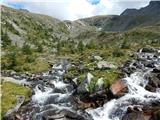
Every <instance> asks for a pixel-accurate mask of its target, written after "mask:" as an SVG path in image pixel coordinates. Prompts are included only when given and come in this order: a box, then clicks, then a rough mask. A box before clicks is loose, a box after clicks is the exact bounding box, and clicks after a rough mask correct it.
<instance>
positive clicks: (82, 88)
mask: <svg viewBox="0 0 160 120" xmlns="http://www.w3.org/2000/svg"><path fill="white" fill-rule="evenodd" d="M93 77H94V76H93V75H92V74H91V73H88V74H87V76H86V78H85V79H84V80H82V82H81V83H80V85H79V86H78V88H77V93H86V92H88V88H87V87H88V84H89V83H90V82H91V80H92V79H93Z"/></svg>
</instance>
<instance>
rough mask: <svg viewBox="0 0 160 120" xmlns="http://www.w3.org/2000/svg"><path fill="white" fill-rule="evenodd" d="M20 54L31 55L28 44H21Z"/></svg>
mask: <svg viewBox="0 0 160 120" xmlns="http://www.w3.org/2000/svg"><path fill="white" fill-rule="evenodd" d="M22 52H23V53H24V54H28V55H30V54H32V51H31V48H30V46H29V45H28V44H26V43H24V44H23V47H22Z"/></svg>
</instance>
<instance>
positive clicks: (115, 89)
mask: <svg viewBox="0 0 160 120" xmlns="http://www.w3.org/2000/svg"><path fill="white" fill-rule="evenodd" d="M127 91H128V89H127V86H126V84H125V83H124V82H123V81H122V80H116V81H115V82H113V84H112V85H111V87H110V92H111V94H112V95H113V97H121V96H123V95H124V94H125V93H126V92H127Z"/></svg>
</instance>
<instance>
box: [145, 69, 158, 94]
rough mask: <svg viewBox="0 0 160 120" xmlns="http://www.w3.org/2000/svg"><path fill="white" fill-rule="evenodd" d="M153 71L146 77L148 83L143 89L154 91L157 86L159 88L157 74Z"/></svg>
mask: <svg viewBox="0 0 160 120" xmlns="http://www.w3.org/2000/svg"><path fill="white" fill-rule="evenodd" d="M153 72H154V71H153ZM153 72H152V73H150V74H149V75H148V76H147V77H146V78H147V79H148V84H147V85H146V87H145V89H147V90H149V91H151V92H155V91H156V89H157V88H160V77H159V74H157V73H153Z"/></svg>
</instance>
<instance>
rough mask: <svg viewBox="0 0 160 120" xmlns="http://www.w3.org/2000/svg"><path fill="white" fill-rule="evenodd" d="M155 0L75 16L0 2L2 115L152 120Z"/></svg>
mask: <svg viewBox="0 0 160 120" xmlns="http://www.w3.org/2000/svg"><path fill="white" fill-rule="evenodd" d="M159 3H160V2H150V5H148V6H147V7H145V8H141V9H139V10H136V9H128V10H126V11H124V12H123V13H122V14H121V15H120V16H116V15H106V16H95V17H91V18H85V19H79V20H76V21H67V20H65V21H61V20H58V19H56V18H53V17H50V16H47V15H42V14H36V13H31V12H29V11H27V10H23V9H13V8H9V7H6V6H1V7H2V8H1V9H2V13H1V20H2V22H1V26H2V28H1V40H2V41H1V48H2V49H1V70H2V71H1V76H2V77H1V79H2V82H1V88H2V96H1V97H2V110H1V119H2V120H42V119H43V120H55V119H59V120H112V119H116V120H131V119H132V118H133V119H134V120H144V119H145V118H148V120H159V114H160V90H159V87H160V66H159V65H160V21H159V14H158V13H159V11H157V10H159ZM131 15H133V17H131ZM133 23H134V24H133ZM117 31H118V32H117ZM155 118H157V119H155Z"/></svg>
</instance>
